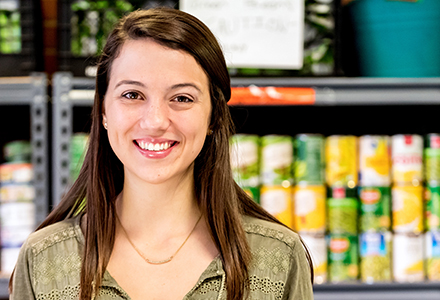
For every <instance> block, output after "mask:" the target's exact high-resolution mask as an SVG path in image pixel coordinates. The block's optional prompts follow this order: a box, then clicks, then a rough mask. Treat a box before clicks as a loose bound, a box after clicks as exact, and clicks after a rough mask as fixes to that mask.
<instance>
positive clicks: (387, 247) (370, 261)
mask: <svg viewBox="0 0 440 300" xmlns="http://www.w3.org/2000/svg"><path fill="white" fill-rule="evenodd" d="M391 235H392V234H391V232H389V231H387V232H365V233H362V234H361V235H360V236H359V243H360V250H359V251H360V256H361V263H360V266H361V270H360V275H361V280H362V282H365V283H373V282H383V281H391Z"/></svg>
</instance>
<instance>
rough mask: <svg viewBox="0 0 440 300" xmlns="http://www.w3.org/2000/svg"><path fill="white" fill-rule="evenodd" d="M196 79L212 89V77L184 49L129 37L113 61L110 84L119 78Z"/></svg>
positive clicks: (147, 39)
mask: <svg viewBox="0 0 440 300" xmlns="http://www.w3.org/2000/svg"><path fill="white" fill-rule="evenodd" d="M121 76H122V77H126V76H130V77H136V79H138V80H141V79H148V78H149V79H154V78H156V79H160V78H162V79H167V80H195V81H198V82H199V83H200V84H201V85H203V86H204V87H206V88H208V86H209V78H208V76H207V75H206V72H205V70H204V69H203V68H202V67H201V66H200V64H199V63H198V62H197V61H196V59H195V58H194V57H193V56H192V55H191V54H189V53H188V52H186V51H184V50H175V49H171V48H169V47H166V46H164V45H162V44H159V43H158V42H156V41H154V40H153V39H150V38H144V39H136V40H127V41H125V42H124V44H123V45H122V47H121V49H120V51H119V54H118V56H117V57H116V58H115V59H114V61H113V62H112V64H111V68H110V72H109V84H111V82H112V81H114V80H116V79H118V78H119V77H121Z"/></svg>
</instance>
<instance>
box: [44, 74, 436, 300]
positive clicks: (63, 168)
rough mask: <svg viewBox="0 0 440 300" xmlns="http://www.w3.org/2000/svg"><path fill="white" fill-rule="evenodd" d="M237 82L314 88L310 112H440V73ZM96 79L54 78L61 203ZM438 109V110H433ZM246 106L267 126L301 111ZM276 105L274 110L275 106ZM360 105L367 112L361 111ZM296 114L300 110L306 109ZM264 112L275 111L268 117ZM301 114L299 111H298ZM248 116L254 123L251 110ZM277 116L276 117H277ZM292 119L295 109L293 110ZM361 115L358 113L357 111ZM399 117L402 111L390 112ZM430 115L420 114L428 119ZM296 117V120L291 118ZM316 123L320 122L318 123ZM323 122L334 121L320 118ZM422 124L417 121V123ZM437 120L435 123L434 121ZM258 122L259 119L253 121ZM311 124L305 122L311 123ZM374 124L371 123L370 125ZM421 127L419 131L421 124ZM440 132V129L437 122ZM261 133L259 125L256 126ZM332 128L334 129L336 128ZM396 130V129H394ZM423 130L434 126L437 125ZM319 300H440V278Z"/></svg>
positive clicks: (239, 82) (331, 290)
mask: <svg viewBox="0 0 440 300" xmlns="http://www.w3.org/2000/svg"><path fill="white" fill-rule="evenodd" d="M232 85H233V86H234V87H248V86H252V85H254V86H260V87H267V86H279V87H312V88H313V89H314V91H315V95H316V101H315V104H314V105H312V106H308V107H306V109H307V111H308V112H312V113H313V112H314V111H318V110H321V111H322V110H323V111H325V112H327V111H328V110H329V109H333V110H335V109H338V110H344V109H349V110H350V111H355V112H356V113H360V114H362V113H364V112H365V109H366V108H368V107H370V108H371V110H372V111H375V110H380V109H382V107H389V108H392V109H396V110H397V109H405V110H406V111H408V112H409V113H413V112H414V109H415V108H418V110H417V109H416V112H418V111H436V110H435V109H437V111H440V110H439V108H440V78H417V79H415V78H401V79H400V78H389V79H388V78H321V79H319V78H307V79H305V78H277V79H274V78H232ZM94 86H95V81H94V79H90V78H77V77H73V75H72V74H71V73H68V72H59V73H56V74H55V76H54V77H53V98H52V105H53V132H52V135H53V141H52V143H53V159H54V160H53V170H52V172H53V182H52V188H53V203H58V202H59V199H60V197H61V195H62V194H63V192H64V191H65V190H66V188H67V187H68V178H69V143H70V138H71V136H72V129H73V124H72V123H73V119H72V110H73V108H74V107H76V106H83V107H91V106H92V105H93V100H94ZM433 108H435V109H433ZM235 109H237V110H246V111H251V113H256V114H259V115H258V116H257V117H256V119H257V122H258V123H260V124H261V123H263V125H262V126H265V127H272V129H269V130H274V129H273V128H274V127H275V126H278V125H279V122H282V120H279V118H277V123H276V124H274V123H271V122H273V121H270V119H273V116H272V115H271V113H279V112H282V111H299V110H300V109H301V107H300V106H290V107H288V108H286V106H276V107H273V108H271V107H267V106H260V105H258V104H255V105H252V104H251V105H249V106H246V107H231V110H235ZM271 109H274V110H271ZM359 109H361V111H360V112H359ZM301 113H302V111H301V112H300V113H296V114H301ZM261 114H265V116H268V115H269V116H270V117H268V118H267V119H266V120H267V122H262V118H261ZM295 116H296V115H295ZM246 117H248V120H247V121H250V122H252V120H250V119H251V117H250V116H249V114H248V113H247V115H246ZM271 117H272V118H271ZM290 117H291V118H292V113H290ZM355 118H357V116H355ZM390 118H396V116H390ZM423 118H424V116H423V115H422V116H419V119H423ZM287 121H288V122H291V120H287ZM315 123H316V122H315ZM317 123H319V124H321V125H319V126H321V127H329V126H330V127H331V125H328V124H325V125H324V126H323V125H322V123H320V122H317ZM414 123H417V122H414ZM434 123H435V122H434ZM252 125H254V124H252ZM310 125H311V123H309V124H305V125H304V126H305V128H307V127H308V126H310ZM367 125H368V124H367ZM415 126H416V127H415V131H417V130H418V128H417V124H415ZM436 128H437V130H438V131H440V128H439V127H438V126H437V127H436ZM254 130H255V133H258V130H260V128H258V129H254ZM330 130H331V128H330ZM390 130H395V128H391V129H390ZM423 130H434V129H433V128H432V127H431V128H428V129H423ZM315 299H317V300H333V299H337V300H345V299H347V300H348V299H350V300H367V299H368V300H376V299H384V300H385V299H386V300H397V299H399V300H402V299H403V300H410V299H411V300H420V299H426V300H431V299H440V283H432V282H423V283H414V284H399V283H387V284H371V285H367V284H361V283H355V284H324V285H316V286H315Z"/></svg>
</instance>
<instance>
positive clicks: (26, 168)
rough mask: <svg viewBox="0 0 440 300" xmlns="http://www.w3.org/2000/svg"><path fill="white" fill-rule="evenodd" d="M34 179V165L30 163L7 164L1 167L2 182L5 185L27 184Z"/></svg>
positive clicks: (0, 176) (0, 177)
mask: <svg viewBox="0 0 440 300" xmlns="http://www.w3.org/2000/svg"><path fill="white" fill-rule="evenodd" d="M33 178H34V173H33V169H32V164H28V163H5V164H2V165H0V182H1V183H2V184H3V183H27V182H31V181H32V180H33Z"/></svg>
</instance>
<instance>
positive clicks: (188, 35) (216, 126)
mask: <svg viewBox="0 0 440 300" xmlns="http://www.w3.org/2000/svg"><path fill="white" fill-rule="evenodd" d="M143 38H149V39H153V40H154V41H156V42H158V43H160V44H162V45H164V46H166V47H169V48H171V49H175V50H183V51H185V52H187V53H189V54H190V55H192V56H193V57H194V58H195V60H196V61H197V62H198V63H199V64H200V66H201V67H202V69H203V70H204V71H205V73H206V75H207V77H208V79H209V83H210V96H211V104H212V114H211V124H210V129H212V131H213V134H211V135H208V136H207V138H206V141H205V144H204V146H203V149H202V150H201V152H200V154H199V155H198V157H197V158H196V160H195V162H194V181H195V195H196V200H197V202H198V205H199V207H200V210H201V211H202V213H204V215H205V217H206V219H207V221H208V229H209V231H210V234H211V236H212V239H213V241H214V243H215V245H216V246H217V249H218V251H219V252H220V255H221V259H222V261H223V264H224V269H225V272H226V288H227V294H228V299H232V300H241V299H243V298H244V297H245V292H246V290H247V287H248V269H249V265H250V262H251V256H252V255H251V251H250V249H249V245H248V243H247V240H246V235H245V232H244V230H243V228H242V225H241V224H242V223H241V216H242V215H243V214H244V215H250V216H254V217H257V218H261V219H265V220H269V221H273V222H277V223H279V222H278V221H277V220H276V219H275V218H274V217H272V216H271V215H270V214H268V213H267V212H266V211H264V210H263V209H262V208H261V207H260V206H259V205H257V204H256V203H255V202H254V201H253V200H252V199H250V198H249V197H248V196H247V194H246V193H245V192H244V191H243V190H242V189H241V188H240V187H239V186H238V185H237V184H236V183H235V181H234V180H233V176H232V172H231V167H230V160H229V138H230V137H231V135H232V134H233V133H234V128H233V122H232V119H231V115H230V112H229V107H228V105H227V101H228V100H229V99H230V97H231V87H230V77H229V73H228V70H227V67H226V63H225V59H224V57H223V53H222V50H221V48H220V46H219V44H218V43H217V40H216V39H215V37H214V35H213V34H212V33H211V31H210V30H209V29H208V28H207V27H206V26H205V25H204V24H203V23H202V22H201V21H199V20H198V19H197V18H195V17H193V16H191V15H189V14H187V13H184V12H182V11H179V10H175V9H167V8H156V9H150V10H138V11H135V12H133V13H130V14H129V15H127V16H126V17H124V18H122V19H121V21H120V22H119V23H118V24H117V25H116V27H115V29H114V30H113V31H112V33H111V34H110V36H109V37H108V40H107V43H106V45H105V47H104V49H103V53H102V55H101V58H100V61H99V64H98V72H97V77H96V93H95V102H94V106H93V110H92V126H91V132H90V138H89V140H90V144H89V147H88V150H87V153H86V156H85V161H84V164H83V167H82V169H81V172H80V174H79V177H78V179H77V180H76V182H75V183H74V184H73V186H72V188H71V189H70V190H69V191H68V193H67V194H66V196H65V197H64V198H63V200H62V201H61V203H60V204H59V205H58V206H57V207H56V208H55V209H54V210H53V211H52V212H51V213H50V215H49V216H48V217H47V218H46V220H45V221H44V222H43V223H42V224H41V225H40V226H39V228H38V229H40V228H43V227H45V226H48V225H49V224H53V223H55V222H58V221H60V220H63V219H66V218H69V217H71V216H73V215H75V214H77V213H79V212H81V210H82V203H83V201H84V199H86V200H85V202H86V205H85V212H86V213H87V221H86V232H85V249H84V255H83V258H82V267H81V282H80V286H81V288H80V299H82V300H86V299H87V300H88V299H90V298H91V296H92V293H93V292H95V293H96V292H97V289H99V286H100V284H101V281H102V277H103V274H104V272H105V270H106V267H107V264H108V262H109V259H110V254H111V252H112V249H113V245H114V241H115V224H116V221H115V220H116V219H115V200H116V197H117V195H118V194H119V193H120V192H121V191H122V187H123V180H124V169H123V165H122V163H121V162H120V161H119V159H118V158H117V157H116V155H115V154H114V152H113V150H112V149H111V147H110V144H109V141H108V137H107V133H106V131H105V129H104V128H103V126H102V115H103V100H104V95H105V93H106V91H107V86H108V82H109V76H110V71H111V66H112V62H113V61H114V59H115V58H116V57H117V56H118V55H119V52H120V50H121V48H122V45H123V44H124V42H125V41H126V40H129V39H143ZM146 55H148V54H146ZM38 229H37V230H38ZM306 253H307V255H308V252H307V251H306ZM308 259H309V263H311V261H310V257H309V256H308ZM311 271H312V272H313V270H311ZM94 287H96V290H94Z"/></svg>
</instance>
